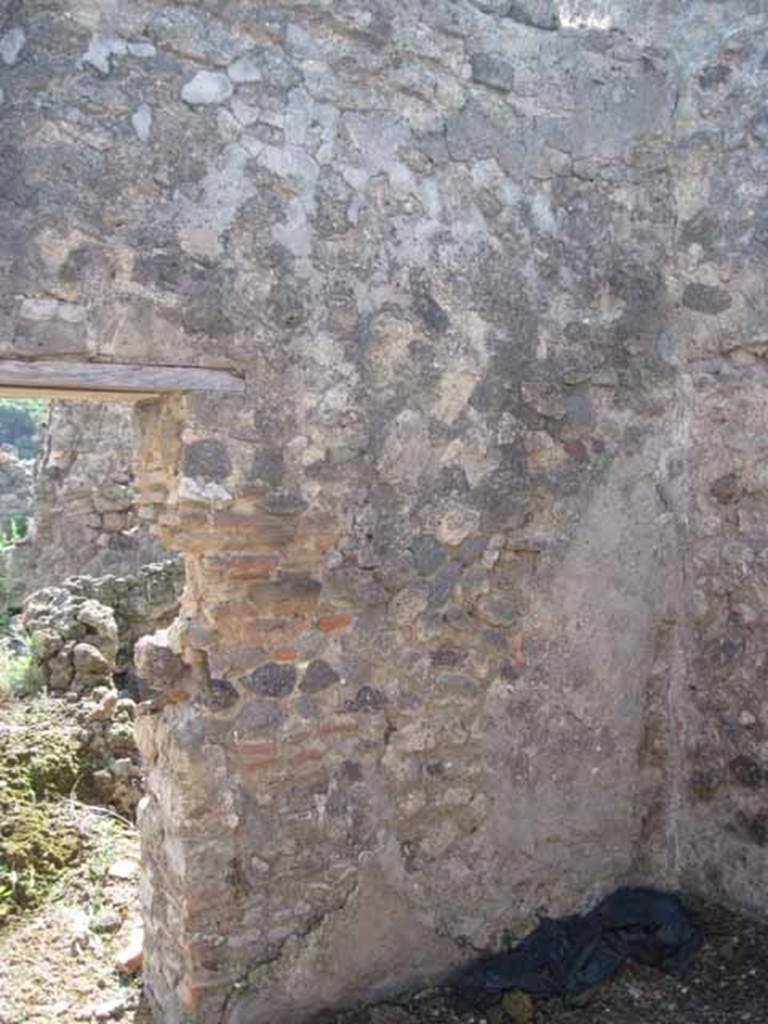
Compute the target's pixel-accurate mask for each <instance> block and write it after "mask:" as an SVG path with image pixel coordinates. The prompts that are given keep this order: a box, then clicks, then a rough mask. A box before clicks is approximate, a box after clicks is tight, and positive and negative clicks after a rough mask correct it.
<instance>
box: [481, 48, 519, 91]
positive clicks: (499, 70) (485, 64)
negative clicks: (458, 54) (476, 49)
mask: <svg viewBox="0 0 768 1024" xmlns="http://www.w3.org/2000/svg"><path fill="white" fill-rule="evenodd" d="M470 65H471V67H472V80H473V81H475V82H478V83H479V84H480V85H487V86H488V87H489V88H491V89H498V90H499V92H511V90H512V89H513V88H514V86H515V69H514V66H513V65H512V64H510V63H509V61H506V60H504V59H503V58H502V57H497V56H496V55H495V54H492V53H474V54H472V57H471V58H470Z"/></svg>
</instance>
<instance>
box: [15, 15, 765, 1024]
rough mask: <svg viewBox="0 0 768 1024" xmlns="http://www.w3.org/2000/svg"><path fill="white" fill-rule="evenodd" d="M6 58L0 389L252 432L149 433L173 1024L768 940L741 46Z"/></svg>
mask: <svg viewBox="0 0 768 1024" xmlns="http://www.w3.org/2000/svg"><path fill="white" fill-rule="evenodd" d="M0 10H2V11H3V12H4V20H2V21H0V58H1V59H2V61H3V63H4V66H5V69H4V71H3V73H2V77H1V78H0V88H1V89H2V96H3V103H2V105H0V132H2V136H1V137H2V139H3V143H2V148H1V149H0V220H1V221H2V223H4V224H7V225H8V228H7V230H5V231H4V232H3V233H0V265H2V266H3V267H4V268H5V273H4V276H3V277H0V358H2V356H6V357H10V356H13V357H15V358H27V359H31V360H33V359H35V358H39V357H46V358H58V359H69V358H72V359H78V360H83V359H90V360H97V361H102V362H110V361H115V362H121V363H124V362H131V361H133V362H147V363H155V364H179V365H185V366H194V365H209V366H225V367H229V368H231V369H234V370H236V371H238V372H240V373H241V374H242V375H243V377H244V379H245V382H246V385H247V392H246V394H245V396H243V397H232V396H230V397H226V396H224V397H222V396H213V395H196V396H193V395H181V396H177V397H175V398H165V399H162V400H158V401H155V402H146V403H141V404H140V406H139V407H138V409H137V423H138V427H139V430H138V433H139V452H138V456H137V464H136V465H137V486H138V494H139V502H140V505H141V509H140V511H141V516H142V518H144V517H146V519H147V520H151V521H152V523H153V529H154V530H155V531H156V533H157V535H158V536H159V538H160V539H161V540H162V541H163V543H164V544H165V545H166V546H167V547H168V548H170V549H172V550H175V551H179V552H181V553H183V555H184V558H185V562H186V573H187V586H186V590H185V594H184V598H183V606H182V610H181V613H180V615H179V617H178V619H177V620H176V623H175V624H174V625H173V626H172V627H171V628H170V629H169V631H168V632H166V633H162V634H160V635H158V636H157V637H155V639H154V640H147V641H144V642H143V643H142V645H141V650H140V652H139V654H140V656H139V660H140V665H139V668H140V671H141V674H142V676H143V677H144V678H146V679H147V680H148V683H149V685H150V686H151V687H152V699H151V701H150V702H149V703H148V704H147V705H146V706H145V707H144V709H143V713H141V714H140V715H139V716H138V720H137V728H138V739H139V743H140V746H141V748H142V751H143V754H144V758H145V765H146V769H147V785H148V795H147V797H146V798H145V800H144V801H143V803H142V806H141V808H140V815H139V818H140V824H141V830H142V838H143V844H144V862H145V868H144V879H143V885H142V898H143V901H144V909H145V917H146V922H147V949H146V980H147V986H148V991H149V993H150V997H151V999H152V1001H153V1005H154V1008H155V1012H156V1016H157V1019H158V1021H163V1022H164V1024H181V1022H191V1021H196V1022H201V1024H300V1022H304V1021H306V1020H308V1019H309V1018H310V1016H311V1015H312V1014H313V1013H315V1012H316V1011H319V1010H321V1009H323V1008H324V1007H329V1006H335V1005H341V1004H347V1003H350V1002H354V1001H355V1000H356V999H359V998H366V997H371V996H374V995H377V994H382V993H384V992H387V991H391V990H394V989H397V988H398V987H401V986H408V985H411V984H415V983H417V982H418V981H419V980H423V979H425V978H437V977H440V976H441V974H442V972H444V971H446V970H448V969H449V968H450V967H451V966H453V965H454V964H456V963H458V962H460V961H462V960H464V959H465V958H466V957H467V955H468V952H467V951H468V949H471V948H478V947H482V946H486V945H487V946H493V945H494V944H495V943H498V942H499V941H500V940H501V935H502V933H503V931H504V929H505V928H507V927H510V926H512V927H514V925H515V924H516V923H519V922H521V921H523V920H525V919H530V917H531V916H532V915H533V914H534V913H535V912H536V911H537V910H539V909H541V908H545V909H546V910H547V911H548V912H551V913H557V912H560V911H563V910H566V909H574V908H575V907H577V906H579V905H583V904H584V903H586V902H588V901H589V900H591V899H592V898H593V897H594V896H595V895H596V894H598V893H600V892H604V891H606V890H609V889H611V888H612V887H613V886H615V885H616V884H619V883H621V882H623V881H626V880H634V881H651V882H654V883H656V884H662V885H664V884H669V885H675V884H680V883H684V884H685V885H686V886H689V887H693V888H698V889H702V890H704V891H706V892H708V893H710V894H718V895H721V896H723V895H724V896H725V897H727V898H729V899H733V900H737V901H740V902H742V903H748V904H749V905H751V906H753V907H755V908H758V909H762V910H764V911H765V910H767V909H768V905H767V904H766V901H765V891H766V890H765V887H764V885H762V883H761V881H760V880H761V879H762V878H763V877H764V871H765V867H764V864H763V863H762V861H761V860H760V857H761V856H763V857H764V847H765V845H766V838H765V832H766V829H765V816H766V814H768V807H767V806H766V802H765V800H766V797H765V792H766V790H765V779H766V777H768V776H767V775H766V770H767V769H768V749H766V747H765V743H764V741H763V740H762V737H763V730H764V728H768V720H767V719H766V717H765V716H766V712H765V710H764V705H763V700H762V696H761V687H762V670H763V665H764V642H763V640H762V639H761V637H762V635H763V634H764V633H765V630H764V629H762V617H763V616H764V614H765V613H764V596H765V591H764V575H763V574H764V559H763V548H762V546H761V545H762V544H763V543H764V541H765V529H764V526H763V523H764V517H763V511H764V491H763V475H764V469H763V465H762V461H763V454H762V445H763V441H762V438H763V432H764V430H765V427H764V422H763V419H764V415H765V414H764V412H763V409H764V405H765V403H764V398H765V382H766V375H765V371H764V362H763V354H764V353H763V348H764V344H765V339H766V334H765V323H766V313H768V310H767V309H766V305H768V293H767V292H766V289H765V283H764V278H765V270H766V261H767V260H768V253H767V252H766V247H765V230H766V224H765V212H766V210H765V204H766V187H765V181H766V170H768V167H767V166H766V164H767V163H768V149H767V148H766V146H767V144H768V132H767V131H766V114H765V100H764V89H765V85H764V82H765V76H766V74H768V71H766V67H767V66H768V64H767V63H766V60H765V54H766V51H767V50H768V24H767V19H766V12H765V9H764V4H763V2H762V0H733V2H730V3H727V4H724V3H715V2H708V0H685V2H684V0H651V2H646V0H644V2H642V3H641V2H640V0H612V2H608V0H567V2H566V0H563V2H562V3H556V2H554V0H552V2H550V0H515V2H514V3H512V2H511V0H434V2H431V3H429V4H423V3H420V2H417V0H354V2H353V0H341V2H339V0H318V2H316V3H312V4H305V3H301V2H293V0H280V2H275V3H272V4H271V5H269V6H264V5H262V4H258V3H257V4H254V3H251V2H248V3H246V2H240V0H225V2H224V3H218V4H212V3H205V2H202V0H201V2H199V3H187V4H175V5H162V4H161V3H159V2H158V3H150V2H144V0H142V2H139V0H135V2H131V0H121V2H118V3H106V2H105V3H103V4H102V3H99V2H96V0H94V2H92V3H89V4H75V3H71V4H66V3H65V4H62V5H59V6H58V7H51V6H49V5H37V4H32V5H29V4H23V5H22V4H20V3H17V2H9V0H5V2H4V4H3V5H2V6H0ZM97 433H98V432H97V431H95V430H94V431H91V435H92V436H93V437H94V438H95V437H96V436H97ZM61 509H62V514H63V513H64V511H65V505H64V504H62V505H61ZM105 515H106V513H105ZM94 529H95V527H94ZM99 529H100V530H101V525H100V527H99Z"/></svg>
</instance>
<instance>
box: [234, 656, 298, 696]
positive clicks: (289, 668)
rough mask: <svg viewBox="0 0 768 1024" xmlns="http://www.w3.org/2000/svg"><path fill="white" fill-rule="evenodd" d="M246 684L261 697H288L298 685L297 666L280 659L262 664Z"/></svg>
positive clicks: (252, 673)
mask: <svg viewBox="0 0 768 1024" xmlns="http://www.w3.org/2000/svg"><path fill="white" fill-rule="evenodd" d="M245 685H246V686H247V687H248V689H249V690H250V691H251V693H256V694H258V695H259V696H260V697H287V696H288V694H289V693H291V692H292V691H293V688H294V686H295V685H296V667H295V666H294V665H287V664H283V663H282V662H279V661H268V662H267V664H266V665H260V666H259V668H257V669H256V670H255V671H254V672H251V674H250V676H248V678H247V679H246V681H245Z"/></svg>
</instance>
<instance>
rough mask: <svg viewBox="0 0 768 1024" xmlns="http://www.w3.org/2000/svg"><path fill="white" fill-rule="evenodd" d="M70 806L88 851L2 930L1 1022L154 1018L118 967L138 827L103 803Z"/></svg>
mask: <svg viewBox="0 0 768 1024" xmlns="http://www.w3.org/2000/svg"><path fill="white" fill-rule="evenodd" d="M73 813H74V814H76V816H77V823H78V828H79V829H81V830H82V831H83V833H84V834H85V835H86V837H87V841H88V851H89V852H88V856H87V857H86V859H85V860H84V861H83V862H82V863H81V864H80V865H79V866H78V867H77V868H75V869H73V870H71V871H69V872H67V873H66V874H65V875H63V876H62V878H61V879H60V880H59V881H58V882H57V884H56V885H55V887H54V889H53V890H52V891H51V892H50V893H49V894H48V896H47V898H46V900H45V903H44V904H43V905H42V906H40V907H39V908H38V909H37V910H35V911H30V912H28V913H26V914H23V915H21V916H19V917H18V918H16V919H15V920H12V921H11V922H10V923H9V924H7V925H6V926H5V927H4V928H2V929H0V1024H76V1022H77V1024H79V1022H81V1021H82V1022H92V1021H109V1020H121V1021H123V1022H125V1024H149V1016H148V1014H147V1011H146V1009H145V1008H144V1005H143V1000H142V998H141V984H140V981H139V980H138V978H136V977H133V978H124V977H122V976H121V975H120V974H119V973H118V972H117V971H116V970H115V967H114V960H115V956H116V954H117V952H118V950H120V949H121V948H123V947H124V945H125V943H126V941H127V938H128V936H129V934H130V932H131V930H132V929H133V928H134V927H135V925H136V921H137V917H138V901H137V892H136V887H137V879H136V874H135V869H137V868H138V838H137V835H136V831H135V829H133V828H131V827H130V826H127V825H125V824H122V823H121V822H119V821H117V820H115V819H113V818H111V817H110V816H109V814H108V813H106V812H104V811H103V810H102V809H99V808H89V807H86V806H83V805H78V806H76V807H75V808H74V809H73ZM113 872H116V873H117V874H118V875H123V876H125V875H128V876H129V877H114V874H113Z"/></svg>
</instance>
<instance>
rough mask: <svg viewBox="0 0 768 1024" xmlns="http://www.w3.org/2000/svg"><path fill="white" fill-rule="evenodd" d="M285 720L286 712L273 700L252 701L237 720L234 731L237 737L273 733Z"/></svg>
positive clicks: (244, 707) (246, 705)
mask: <svg viewBox="0 0 768 1024" xmlns="http://www.w3.org/2000/svg"><path fill="white" fill-rule="evenodd" d="M284 720H285V712H284V711H283V709H282V708H281V707H280V705H279V704H277V703H276V702H275V701H272V700H250V701H248V702H247V703H246V704H245V705H244V706H243V709H242V711H241V712H240V713H239V714H238V716H237V718H236V719H235V722H234V726H233V731H234V734H235V735H236V736H237V737H243V738H247V737H248V736H250V735H252V734H259V733H262V732H273V731H274V730H275V729H277V727H278V726H279V725H281V724H282V722H283V721H284Z"/></svg>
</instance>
